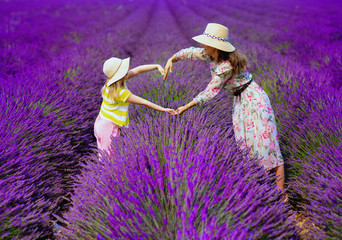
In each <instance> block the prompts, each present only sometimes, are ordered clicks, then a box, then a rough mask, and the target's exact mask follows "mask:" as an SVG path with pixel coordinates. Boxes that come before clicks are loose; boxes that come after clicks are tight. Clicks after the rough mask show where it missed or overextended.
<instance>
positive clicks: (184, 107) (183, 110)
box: [176, 106, 188, 115]
mask: <svg viewBox="0 0 342 240" xmlns="http://www.w3.org/2000/svg"><path fill="white" fill-rule="evenodd" d="M186 110H188V108H187V107H186V106H182V107H179V108H178V109H177V114H176V115H182V114H183V113H184V112H185V111H186Z"/></svg>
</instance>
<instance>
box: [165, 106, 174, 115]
mask: <svg viewBox="0 0 342 240" xmlns="http://www.w3.org/2000/svg"><path fill="white" fill-rule="evenodd" d="M165 112H167V113H168V114H170V115H176V111H175V110H174V109H172V108H165Z"/></svg>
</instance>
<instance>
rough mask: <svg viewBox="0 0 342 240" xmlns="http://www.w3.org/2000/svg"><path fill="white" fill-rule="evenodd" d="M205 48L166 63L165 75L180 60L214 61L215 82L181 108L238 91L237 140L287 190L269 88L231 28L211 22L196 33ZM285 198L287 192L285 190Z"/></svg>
mask: <svg viewBox="0 0 342 240" xmlns="http://www.w3.org/2000/svg"><path fill="white" fill-rule="evenodd" d="M193 39H194V40H195V41H197V42H199V43H201V45H202V47H203V48H194V47H190V48H186V49H182V50H180V51H179V52H177V53H176V54H174V55H173V56H172V57H171V58H170V59H169V60H168V61H167V64H166V66H165V71H164V79H166V77H167V74H168V71H170V72H172V64H173V63H174V62H177V61H180V60H204V61H208V62H209V63H210V71H211V76H212V79H211V82H210V83H209V85H208V86H207V88H206V89H205V90H204V91H203V92H201V93H199V94H198V95H197V96H196V97H195V98H194V99H193V100H192V101H191V102H189V103H188V104H186V105H185V106H182V107H180V108H178V109H177V112H178V114H179V115H180V114H183V113H184V112H185V111H187V110H188V109H190V108H192V107H193V106H195V105H198V104H203V103H205V102H207V101H209V100H211V99H212V98H214V97H215V96H216V95H217V94H218V93H219V91H220V90H221V89H222V88H225V89H228V90H230V91H232V92H233V94H234V105H233V124H234V133H235V138H236V140H237V141H241V142H242V147H249V148H251V151H250V156H251V157H254V156H256V157H259V158H260V159H261V160H260V164H261V165H263V166H264V167H265V169H267V170H271V169H272V170H273V171H274V172H275V174H276V175H277V186H278V188H279V190H281V191H282V190H284V161H283V157H282V155H281V152H280V148H279V143H278V136H277V130H276V122H275V117H274V113H273V110H272V107H271V104H270V100H269V98H268V96H267V94H266V93H265V91H264V90H263V89H262V88H261V87H260V86H259V85H258V84H257V83H255V82H254V81H253V79H252V75H251V74H250V73H248V72H247V71H246V67H247V65H248V60H247V58H246V56H244V55H243V54H241V53H239V52H238V51H237V50H235V48H234V47H233V46H232V45H231V44H230V42H229V40H228V28H226V27H225V26H223V25H221V24H216V23H209V24H208V25H207V27H206V29H205V31H204V33H203V34H202V35H199V36H196V37H193ZM283 197H284V199H283V200H284V202H287V201H288V199H287V195H286V194H284V195H283Z"/></svg>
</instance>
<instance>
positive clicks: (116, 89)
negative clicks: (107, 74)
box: [101, 78, 126, 101]
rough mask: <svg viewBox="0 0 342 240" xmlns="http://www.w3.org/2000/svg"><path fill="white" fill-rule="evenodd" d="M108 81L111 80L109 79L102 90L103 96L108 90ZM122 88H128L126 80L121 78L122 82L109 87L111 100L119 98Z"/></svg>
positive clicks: (119, 81)
mask: <svg viewBox="0 0 342 240" xmlns="http://www.w3.org/2000/svg"><path fill="white" fill-rule="evenodd" d="M108 80H109V79H108V78H107V81H106V83H105V85H103V87H102V89H101V93H102V94H103V92H104V90H105V89H106V86H107V83H108ZM121 88H126V84H125V78H121V79H120V80H118V81H116V82H115V83H113V84H111V85H110V86H109V90H108V97H109V99H110V100H112V101H115V99H117V98H119V94H120V89H121Z"/></svg>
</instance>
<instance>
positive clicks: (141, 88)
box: [61, 1, 297, 239]
mask: <svg viewBox="0 0 342 240" xmlns="http://www.w3.org/2000/svg"><path fill="white" fill-rule="evenodd" d="M131 21H135V19H133V18H132V19H131ZM166 40H167V41H166ZM139 43H141V44H140V45H139V46H138V48H137V49H136V51H135V52H133V57H132V63H133V64H134V63H149V62H158V61H161V62H162V63H165V60H166V58H167V57H168V56H170V55H171V54H172V53H173V52H175V51H176V50H177V49H180V48H183V47H186V46H188V45H189V44H190V43H189V41H188V39H187V38H185V37H184V36H183V35H182V33H181V32H180V31H179V26H177V24H176V22H175V19H174V18H173V17H172V15H171V13H170V10H169V8H168V6H167V5H166V3H165V2H162V1H158V2H157V3H156V6H155V8H154V11H153V14H152V16H151V20H150V22H149V24H148V27H147V29H146V31H145V32H144V35H143V36H142V37H141V39H140V40H139ZM204 67H205V68H204ZM206 67H207V66H203V65H197V66H193V65H191V64H185V65H183V66H179V68H176V67H175V71H177V73H176V74H172V75H171V77H170V79H169V80H168V81H167V82H164V81H163V80H162V78H161V76H160V75H158V74H156V73H150V74H145V75H143V76H139V77H137V78H136V79H132V80H131V81H130V83H128V87H129V89H130V90H131V91H132V92H133V93H135V94H138V95H140V96H143V97H145V98H147V99H149V100H151V101H153V102H156V103H158V104H160V105H163V106H168V107H173V108H176V107H177V106H180V105H182V104H184V103H185V102H187V101H188V100H189V99H190V98H191V97H192V96H193V95H194V94H196V93H197V92H199V91H200V90H201V89H202V88H203V87H204V86H205V84H206V83H205V82H202V81H195V80H194V77H195V76H194V72H196V73H199V74H196V77H200V78H207V77H208V76H207V75H206V72H207V71H205V69H206ZM189 69H191V71H189ZM227 97H228V96H221V97H220V100H218V102H217V103H212V104H209V105H207V106H204V107H203V108H202V109H201V110H200V111H198V110H195V109H194V110H192V111H189V113H188V114H187V115H186V116H184V117H182V118H175V117H171V116H165V115H163V114H160V113H157V112H154V111H151V110H148V109H144V108H142V107H140V106H131V111H130V117H131V119H132V120H131V124H130V127H129V128H128V129H123V136H121V137H120V138H118V139H114V142H113V145H112V146H113V151H112V153H111V156H108V155H106V156H104V157H102V158H101V161H100V162H99V161H98V160H97V155H94V156H93V158H94V160H93V162H90V163H89V164H88V165H87V167H86V170H85V171H84V172H83V175H82V177H81V178H80V184H78V186H77V188H76V189H75V194H74V196H73V203H74V206H73V207H72V208H71V209H70V210H69V212H68V213H67V214H66V215H65V217H66V219H67V221H68V222H70V225H69V226H68V229H65V230H62V233H61V238H64V239H121V238H123V239H223V238H225V237H227V236H230V238H231V239H248V238H252V239H262V238H267V239H275V238H280V239H289V238H296V237H297V235H296V232H295V228H294V227H293V225H291V220H287V217H288V214H287V207H286V206H285V205H284V204H283V203H282V201H281V199H280V197H279V194H278V193H277V190H276V188H275V185H274V182H273V181H272V178H271V177H270V176H268V175H266V174H265V172H264V171H263V170H262V169H261V168H260V166H258V165H257V164H256V162H254V161H252V162H251V161H249V159H248V157H247V155H246V154H247V153H246V152H241V150H239V147H238V146H237V144H236V143H235V141H234V137H233V136H232V129H231V124H230V122H231V119H230V118H231V117H230V114H229V111H227V106H226V105H225V104H224V103H225V101H226V98H227ZM222 113H223V114H222Z"/></svg>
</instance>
